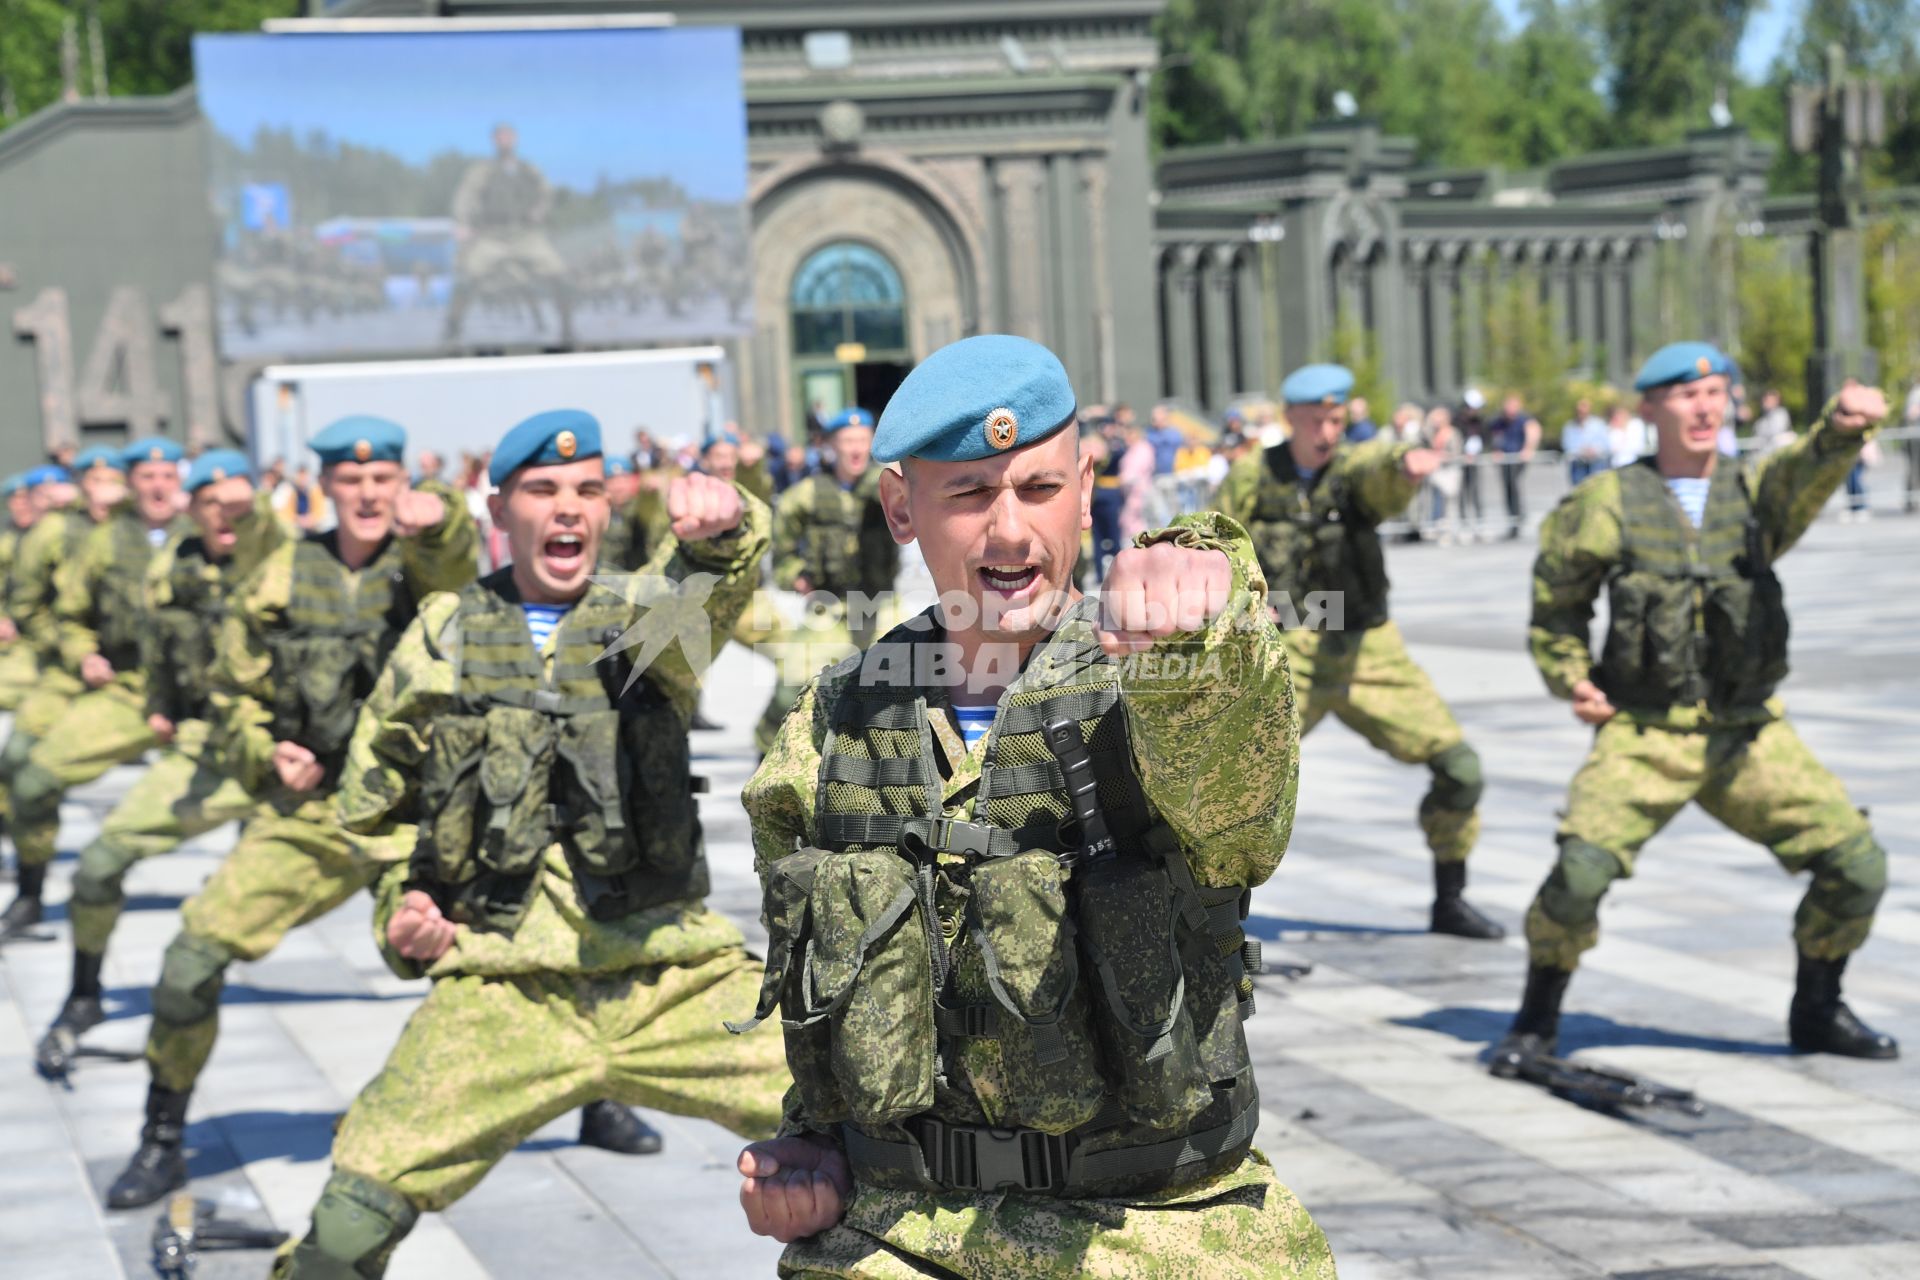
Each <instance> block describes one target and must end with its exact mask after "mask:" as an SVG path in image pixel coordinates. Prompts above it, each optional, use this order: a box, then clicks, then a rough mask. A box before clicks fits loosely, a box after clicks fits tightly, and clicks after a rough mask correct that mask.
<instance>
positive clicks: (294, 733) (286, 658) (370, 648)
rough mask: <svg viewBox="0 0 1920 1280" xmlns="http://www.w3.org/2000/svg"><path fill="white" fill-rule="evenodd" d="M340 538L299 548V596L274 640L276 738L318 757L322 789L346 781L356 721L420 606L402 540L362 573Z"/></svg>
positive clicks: (314, 538)
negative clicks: (342, 552) (345, 556)
mask: <svg viewBox="0 0 1920 1280" xmlns="http://www.w3.org/2000/svg"><path fill="white" fill-rule="evenodd" d="M335 539H336V534H335V533H331V532H329V533H318V534H309V535H307V536H306V537H305V538H302V539H301V540H300V541H299V542H297V543H295V544H294V548H293V591H292V595H291V596H290V598H289V599H288V602H287V609H286V615H285V620H284V624H283V625H282V626H280V627H279V628H277V629H275V630H274V631H273V632H272V633H271V635H270V637H269V640H268V643H269V645H270V647H271V649H272V655H273V686H274V688H273V725H272V733H273V736H274V739H275V741H279V742H297V743H299V744H300V745H301V746H303V747H305V748H306V749H307V750H309V751H311V752H313V754H314V756H315V758H316V759H317V760H318V761H319V762H320V764H321V766H322V768H324V769H325V770H326V779H325V782H324V783H323V784H322V786H323V789H325V788H330V787H331V786H332V784H333V783H334V782H335V781H336V780H337V779H338V778H339V776H340V765H341V764H342V763H343V761H344V759H345V756H346V751H347V741H348V739H350V738H351V737H352V736H353V721H354V717H355V716H356V715H357V714H358V713H359V709H360V704H361V703H362V702H364V701H366V697H367V695H368V694H369V693H371V692H373V683H374V681H375V680H376V679H377V678H378V677H379V675H380V668H381V667H383V666H384V665H386V661H387V655H388V654H389V653H390V652H392V651H393V646H394V643H395V642H396V641H398V640H399V638H400V633H401V632H403V631H405V630H406V628H407V624H408V623H410V622H412V621H413V615H414V607H415V602H414V598H413V591H412V589H411V588H410V587H409V586H408V585H407V577H406V572H405V569H404V567H403V561H402V558H401V552H400V545H399V543H398V542H396V541H395V540H393V539H391V538H389V539H388V540H387V543H386V545H385V546H383V547H382V548H380V550H379V551H378V552H376V553H375V554H374V557H373V559H371V560H369V561H368V562H367V563H366V564H365V565H363V566H362V567H361V568H360V569H359V571H358V572H355V571H354V570H351V569H349V568H347V566H346V565H345V564H343V563H342V562H341V560H340V557H339V553H338V551H337V550H336V549H335V548H336V545H337V543H336V540H335Z"/></svg>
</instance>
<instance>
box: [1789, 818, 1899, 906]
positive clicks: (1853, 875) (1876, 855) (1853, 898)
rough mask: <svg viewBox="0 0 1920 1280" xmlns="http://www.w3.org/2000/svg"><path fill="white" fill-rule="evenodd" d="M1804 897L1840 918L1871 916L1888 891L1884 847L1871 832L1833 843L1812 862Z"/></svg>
mask: <svg viewBox="0 0 1920 1280" xmlns="http://www.w3.org/2000/svg"><path fill="white" fill-rule="evenodd" d="M1812 870H1813V887H1812V888H1810V889H1808V890H1807V899H1808V901H1810V902H1812V903H1813V904H1814V905H1815V906H1818V907H1819V908H1820V909H1821V910H1823V911H1825V912H1826V913H1827V914H1828V915H1830V916H1833V917H1835V918H1836V919H1840V920H1858V919H1861V918H1862V917H1865V916H1870V915H1872V914H1873V913H1874V911H1875V909H1876V908H1878V907H1879V905H1880V899H1881V897H1882V895H1884V894H1885V893H1886V891H1887V851H1886V850H1885V849H1882V848H1881V847H1880V843H1879V841H1877V840H1875V839H1874V838H1873V837H1872V836H1871V835H1866V834H1862V835H1858V836H1855V837H1854V838H1853V839H1851V840H1848V841H1845V842H1844V843H1842V844H1839V845H1836V846H1835V847H1833V848H1832V849H1829V850H1827V852H1825V853H1823V854H1821V855H1820V856H1819V857H1817V858H1815V859H1814V860H1813V863H1812Z"/></svg>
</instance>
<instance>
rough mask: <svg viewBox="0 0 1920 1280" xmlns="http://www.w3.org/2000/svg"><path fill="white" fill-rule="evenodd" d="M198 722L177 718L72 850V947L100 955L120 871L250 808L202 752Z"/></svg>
mask: <svg viewBox="0 0 1920 1280" xmlns="http://www.w3.org/2000/svg"><path fill="white" fill-rule="evenodd" d="M208 732H209V730H208V726H207V723H206V721H204V720H189V721H186V722H185V723H183V724H181V725H180V726H179V728H178V730H177V732H176V733H175V734H174V737H173V742H172V743H171V744H170V745H169V746H168V748H167V750H166V751H164V752H162V753H161V755H160V757H159V759H157V760H155V761H154V762H153V765H152V766H151V767H150V768H149V769H148V770H147V771H146V772H145V773H144V774H142V775H141V776H140V780H139V781H138V782H136V783H134V784H133V788H132V789H131V790H130V791H128V792H127V794H126V795H124V796H122V797H121V798H120V803H119V804H117V805H115V806H114V807H113V811H112V812H111V813H109V814H108V815H107V818H106V821H105V822H103V823H102V824H101V826H100V834H99V835H98V836H97V837H96V838H95V839H94V841H93V843H92V844H90V845H88V846H87V847H86V848H84V849H82V850H81V851H80V867H79V870H78V871H76V872H75V874H74V877H73V897H72V898H70V899H69V900H68V902H67V916H68V918H69V919H70V920H72V921H73V945H74V949H75V950H77V951H84V952H86V953H88V954H89V955H102V954H104V953H105V952H106V949H107V943H108V941H109V940H110V939H111V938H112V937H113V928H114V925H115V924H116V923H118V922H119V919H120V912H121V909H122V908H123V907H124V906H125V905H126V893H125V887H124V886H125V881H126V876H127V871H128V869H129V868H131V867H132V866H133V864H134V863H136V862H139V861H140V860H141V859H143V858H152V857H156V856H158V855H160V854H163V853H167V852H169V851H171V850H173V849H175V848H177V847H179V845H180V844H181V842H182V841H186V840H191V839H192V838H193V837H195V836H198V835H205V834H206V833H207V832H209V831H212V830H214V829H215V828H217V827H220V826H224V825H225V824H226V823H229V822H238V821H241V820H243V819H245V818H246V817H248V816H249V815H250V814H252V813H253V811H254V809H255V808H256V807H257V802H256V801H255V800H254V798H253V797H252V796H251V795H249V794H248V792H247V789H246V788H245V787H243V786H241V785H240V784H239V783H238V782H236V781H235V780H234V779H232V778H229V777H228V776H227V775H226V774H224V773H222V772H221V771H220V770H218V769H216V768H214V767H213V765H212V764H211V763H209V762H208V761H207V760H206V759H205V758H204V757H205V755H206V742H207V735H208Z"/></svg>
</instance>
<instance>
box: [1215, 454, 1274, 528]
mask: <svg viewBox="0 0 1920 1280" xmlns="http://www.w3.org/2000/svg"><path fill="white" fill-rule="evenodd" d="M1266 465H1267V455H1266V451H1265V450H1264V449H1256V450H1254V451H1253V452H1252V453H1249V454H1248V455H1247V456H1246V457H1244V458H1242V459H1240V461H1238V462H1236V463H1234V464H1233V466H1231V467H1229V468H1228V469H1227V478H1226V479H1225V480H1222V481H1221V482H1220V492H1219V493H1218V494H1217V495H1215V497H1214V506H1215V507H1216V508H1217V509H1218V510H1219V511H1220V513H1221V514H1222V515H1225V516H1228V517H1230V518H1231V519H1232V520H1233V521H1234V522H1235V523H1236V524H1240V525H1242V526H1245V525H1250V524H1252V523H1253V513H1254V511H1255V510H1257V509H1258V508H1259V505H1260V468H1262V467H1264V466H1266Z"/></svg>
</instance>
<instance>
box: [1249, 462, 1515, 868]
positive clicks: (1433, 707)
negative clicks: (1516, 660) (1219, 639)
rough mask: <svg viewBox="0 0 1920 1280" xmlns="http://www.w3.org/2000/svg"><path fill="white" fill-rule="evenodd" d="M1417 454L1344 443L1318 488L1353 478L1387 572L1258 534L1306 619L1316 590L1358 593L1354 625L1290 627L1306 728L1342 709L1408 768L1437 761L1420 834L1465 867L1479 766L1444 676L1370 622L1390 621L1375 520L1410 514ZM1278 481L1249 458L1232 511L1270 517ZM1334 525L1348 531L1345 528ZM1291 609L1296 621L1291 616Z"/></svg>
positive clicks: (1344, 717) (1274, 525)
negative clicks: (1445, 691)
mask: <svg viewBox="0 0 1920 1280" xmlns="http://www.w3.org/2000/svg"><path fill="white" fill-rule="evenodd" d="M1273 447H1274V448H1276V449H1282V450H1284V449H1286V447H1287V446H1286V445H1285V444H1284V443H1282V444H1279V445H1275V446H1273ZM1412 449H1413V446H1412V445H1407V444H1396V443H1394V442H1392V441H1389V440H1386V439H1380V440H1374V441H1369V442H1367V443H1365V444H1362V445H1358V446H1346V445H1343V446H1341V447H1340V448H1338V449H1336V450H1335V451H1334V455H1333V460H1332V461H1331V462H1330V463H1328V464H1327V467H1326V469H1325V470H1326V474H1325V475H1323V476H1322V477H1321V479H1320V482H1319V484H1318V485H1316V486H1314V490H1313V492H1314V493H1315V494H1316V495H1323V494H1324V492H1325V490H1326V488H1327V485H1328V484H1329V483H1330V482H1331V481H1332V480H1334V479H1335V478H1338V479H1340V480H1342V481H1343V482H1344V484H1345V486H1346V492H1347V495H1348V498H1347V501H1348V504H1349V511H1348V513H1347V515H1348V518H1350V517H1352V516H1354V515H1358V516H1360V517H1363V518H1364V519H1365V520H1367V521H1368V522H1370V523H1369V528H1368V533H1367V535H1366V536H1368V537H1370V538H1372V539H1373V542H1372V546H1371V551H1370V552H1369V554H1370V555H1371V557H1372V559H1371V560H1370V561H1369V563H1370V564H1373V565H1377V566H1378V567H1377V569H1376V570H1369V571H1368V572H1366V573H1360V572H1358V571H1357V570H1356V569H1355V568H1354V567H1353V566H1351V565H1347V566H1345V567H1344V568H1342V569H1339V570H1337V571H1330V570H1328V569H1326V568H1324V567H1321V568H1315V567H1312V566H1317V565H1321V564H1322V562H1321V561H1320V560H1319V559H1317V558H1315V557H1313V556H1311V555H1310V554H1308V551H1309V549H1308V548H1306V547H1304V546H1297V545H1295V543H1296V540H1297V539H1298V538H1299V537H1300V535H1299V534H1298V533H1297V532H1296V531H1295V530H1294V529H1293V528H1292V526H1290V525H1286V524H1284V523H1281V522H1267V521H1261V522H1259V523H1261V524H1263V525H1265V527H1266V528H1267V529H1268V530H1270V531H1272V532H1271V535H1270V536H1269V537H1268V539H1267V541H1266V544H1265V545H1261V531H1260V530H1259V529H1258V528H1256V529H1255V535H1254V536H1255V542H1256V545H1258V546H1260V555H1261V563H1262V565H1263V567H1264V568H1265V569H1266V570H1267V572H1268V576H1269V581H1270V582H1273V583H1275V584H1277V585H1276V590H1284V591H1285V592H1286V593H1287V599H1286V600H1285V601H1284V602H1277V603H1278V607H1279V608H1281V609H1282V610H1283V611H1284V610H1289V609H1290V610H1293V611H1294V612H1295V613H1296V614H1297V615H1301V616H1304V615H1306V614H1307V612H1308V611H1309V610H1310V609H1311V607H1312V604H1313V602H1312V601H1310V600H1308V599H1307V595H1308V593H1311V592H1341V593H1343V595H1344V596H1345V597H1346V598H1345V599H1344V600H1343V601H1342V607H1341V614H1342V621H1343V622H1344V623H1345V624H1346V625H1345V627H1344V629H1341V630H1331V629H1313V628H1309V627H1304V626H1290V627H1287V628H1285V629H1284V630H1282V631H1281V633H1280V639H1281V641H1282V642H1283V643H1284V644H1285V645H1286V646H1287V659H1288V661H1289V662H1290V663H1291V664H1292V667H1293V680H1294V686H1295V691H1296V698H1297V699H1298V702H1299V706H1300V732H1301V734H1302V735H1303V736H1304V735H1305V734H1308V733H1311V732H1312V731H1313V728H1314V726H1316V725H1318V724H1319V723H1320V722H1321V721H1322V720H1324V719H1325V718H1326V717H1327V716H1328V715H1329V714H1331V715H1332V716H1333V717H1334V718H1335V719H1337V720H1339V721H1340V722H1341V723H1342V724H1345V725H1346V726H1347V727H1348V728H1350V729H1352V730H1353V731H1354V732H1355V733H1357V734H1359V735H1360V736H1361V737H1362V738H1365V739H1366V740H1367V742H1368V744H1369V745H1371V746H1373V747H1375V748H1376V749H1378V750H1380V751H1384V752H1386V753H1387V755H1389V756H1391V757H1392V758H1393V759H1395V760H1397V761H1399V762H1400V763H1401V764H1417V765H1427V766H1429V767H1431V768H1433V770H1434V784H1433V786H1432V787H1431V788H1430V789H1429V790H1428V792H1427V794H1426V796H1425V797H1424V798H1423V799H1422V800H1421V803H1420V809H1419V820H1420V830H1421V832H1422V834H1424V835H1425V836H1426V840H1427V848H1428V849H1429V850H1430V851H1431V852H1432V854H1433V858H1434V861H1435V862H1464V861H1466V859H1467V857H1468V855H1469V854H1471V853H1472V852H1473V846H1474V843H1475V841H1476V840H1478V838H1479V834H1480V816H1479V812H1478V809H1477V801H1478V794H1479V786H1478V783H1479V772H1478V764H1477V762H1476V761H1474V759H1473V756H1472V750H1471V748H1468V747H1466V746H1465V745H1464V740H1463V738H1462V736H1461V733H1460V725H1459V723H1458V722H1457V721H1456V720H1455V719H1454V718H1453V712H1452V711H1451V710H1449V709H1448V707H1447V704H1446V703H1445V701H1443V700H1442V699H1441V697H1440V694H1439V691H1438V690H1436V689H1435V688H1434V687H1433V681H1432V679H1431V678H1429V677H1428V675H1427V673H1426V672H1425V671H1423V670H1422V669H1421V668H1420V667H1419V665H1418V664H1416V663H1415V662H1414V660H1413V658H1412V657H1411V656H1409V655H1408V653H1407V646H1406V641H1405V640H1404V639H1403V638H1402V636H1401V634H1400V629H1399V627H1397V626H1395V625H1394V624H1393V622H1391V621H1390V620H1387V621H1381V622H1380V623H1379V624H1378V625H1365V624H1366V621H1367V619H1368V618H1369V617H1378V618H1380V619H1385V618H1386V603H1387V586H1386V577H1385V568H1384V563H1383V562H1381V561H1380V560H1379V547H1378V536H1377V535H1376V534H1373V533H1372V529H1371V526H1372V525H1377V524H1379V523H1380V522H1381V521H1382V520H1386V519H1388V518H1390V517H1392V516H1394V515H1397V514H1399V513H1400V512H1401V511H1404V510H1405V509H1406V506H1407V504H1408V503H1409V502H1410V501H1412V500H1413V495H1414V493H1415V492H1416V491H1417V490H1418V488H1419V484H1418V482H1416V481H1413V480H1410V479H1408V478H1407V474H1406V471H1405V468H1404V465H1403V464H1404V462H1405V460H1406V456H1407V454H1408V453H1410V452H1411V451H1412ZM1288 460H1289V461H1290V458H1289V459H1288ZM1276 483H1277V482H1276V481H1275V479H1274V477H1273V475H1272V472H1271V470H1270V467H1269V463H1268V461H1267V458H1266V456H1265V454H1264V453H1255V454H1252V455H1250V456H1248V457H1245V458H1242V459H1241V460H1240V461H1239V462H1237V463H1235V464H1234V465H1233V469H1232V470H1231V471H1229V472H1228V473H1227V479H1226V481H1225V482H1224V483H1223V484H1222V485H1221V487H1220V495H1219V498H1218V504H1219V507H1220V510H1222V511H1223V512H1225V513H1226V514H1227V515H1229V516H1232V517H1233V518H1234V519H1236V520H1239V521H1240V522H1242V523H1243V524H1246V523H1249V522H1253V521H1255V517H1256V516H1257V515H1259V514H1260V513H1261V507H1262V502H1263V499H1264V500H1265V502H1266V504H1267V506H1268V508H1269V514H1270V513H1271V508H1272V507H1273V506H1274V499H1275V495H1274V494H1273V493H1272V492H1271V490H1272V488H1273V486H1274V485H1275V484H1276ZM1327 528H1328V529H1329V530H1330V531H1337V529H1338V525H1333V526H1327ZM1349 536H1350V535H1349ZM1303 566H1307V567H1303ZM1376 572H1377V575H1378V580H1377V581H1374V580H1372V578H1373V575H1374V573H1376ZM1323 579H1324V580H1323ZM1369 596H1371V597H1373V598H1371V599H1368V598H1366V597H1369ZM1281 616H1282V618H1283V619H1286V617H1287V615H1286V613H1285V612H1283V613H1282V615H1281ZM1356 624H1359V625H1356Z"/></svg>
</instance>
